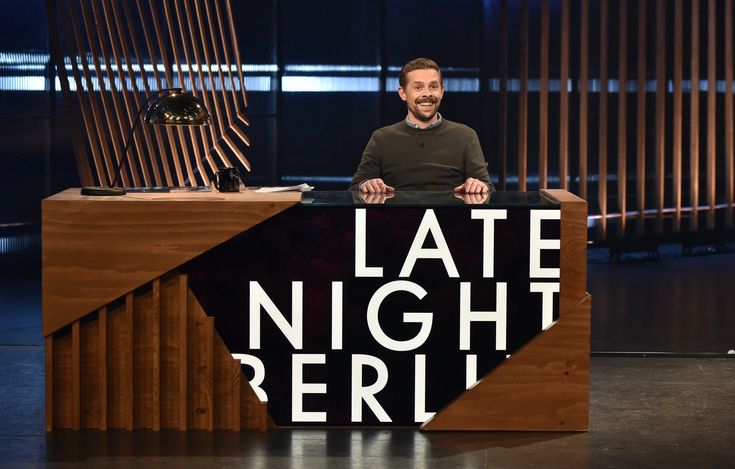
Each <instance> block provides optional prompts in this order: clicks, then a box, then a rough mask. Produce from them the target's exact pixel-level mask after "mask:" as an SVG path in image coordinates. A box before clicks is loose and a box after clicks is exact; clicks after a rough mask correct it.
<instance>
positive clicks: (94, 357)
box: [79, 314, 102, 429]
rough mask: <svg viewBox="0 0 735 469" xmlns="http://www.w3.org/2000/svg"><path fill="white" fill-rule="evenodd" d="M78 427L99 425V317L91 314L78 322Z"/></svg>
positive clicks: (97, 426) (96, 427)
mask: <svg viewBox="0 0 735 469" xmlns="http://www.w3.org/2000/svg"><path fill="white" fill-rule="evenodd" d="M79 365H80V368H79V396H80V400H79V403H80V406H79V407H80V427H81V428H94V429H98V428H99V427H100V409H101V408H102V401H101V399H100V373H99V319H98V315H97V314H91V315H89V316H88V317H86V318H83V319H82V320H80V324H79Z"/></svg>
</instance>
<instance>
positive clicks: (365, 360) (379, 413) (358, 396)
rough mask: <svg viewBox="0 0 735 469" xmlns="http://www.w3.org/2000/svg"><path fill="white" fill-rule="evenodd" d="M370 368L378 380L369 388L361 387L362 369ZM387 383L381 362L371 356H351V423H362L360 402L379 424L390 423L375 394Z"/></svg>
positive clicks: (386, 368)
mask: <svg viewBox="0 0 735 469" xmlns="http://www.w3.org/2000/svg"><path fill="white" fill-rule="evenodd" d="M366 365H367V366H370V367H372V368H373V369H374V370H375V371H376V372H377V373H378V378H377V379H376V380H375V382H374V383H373V384H371V385H370V386H364V387H363V385H362V367H363V366H366ZM387 383H388V367H387V366H385V363H383V361H382V360H380V359H379V358H377V357H373V356H372V355H362V354H356V355H352V392H351V393H350V402H351V403H352V422H353V423H358V422H362V401H365V404H367V405H368V407H370V410H372V411H373V414H375V416H376V417H378V420H380V421H381V422H392V420H391V418H390V417H388V414H387V413H386V412H385V409H383V406H381V405H380V403H379V402H378V400H377V399H375V394H377V393H379V392H380V391H381V390H382V389H383V388H384V387H385V385H386V384H387Z"/></svg>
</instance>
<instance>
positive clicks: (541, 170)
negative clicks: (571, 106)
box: [538, 0, 550, 189]
mask: <svg viewBox="0 0 735 469" xmlns="http://www.w3.org/2000/svg"><path fill="white" fill-rule="evenodd" d="M549 14H550V13H549V0H541V44H540V46H539V53H540V54H541V64H540V69H541V76H540V77H539V116H538V122H539V131H538V145H539V149H538V176H539V189H545V188H546V187H548V185H549V181H548V173H549V21H550V19H549Z"/></svg>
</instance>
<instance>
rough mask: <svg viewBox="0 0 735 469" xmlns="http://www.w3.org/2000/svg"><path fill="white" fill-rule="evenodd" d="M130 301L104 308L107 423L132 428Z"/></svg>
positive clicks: (131, 326) (132, 392)
mask: <svg viewBox="0 0 735 469" xmlns="http://www.w3.org/2000/svg"><path fill="white" fill-rule="evenodd" d="M132 304H133V302H132V298H131V299H130V300H128V299H127V298H126V299H125V302H124V303H123V304H121V305H119V306H116V307H115V308H114V309H108V316H107V325H108V328H107V330H108V333H109V335H108V342H107V346H108V350H107V357H108V402H109V409H108V424H109V428H124V429H126V430H132V428H133V425H132V423H133V396H134V388H133V384H134V383H133V329H132V328H133V307H132Z"/></svg>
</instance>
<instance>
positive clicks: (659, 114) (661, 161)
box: [656, 0, 666, 234]
mask: <svg viewBox="0 0 735 469" xmlns="http://www.w3.org/2000/svg"><path fill="white" fill-rule="evenodd" d="M665 1H666V0H657V2H656V209H657V212H656V234H661V233H662V232H663V222H664V186H665V182H666V180H665V177H666V174H665V158H666V5H665Z"/></svg>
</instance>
